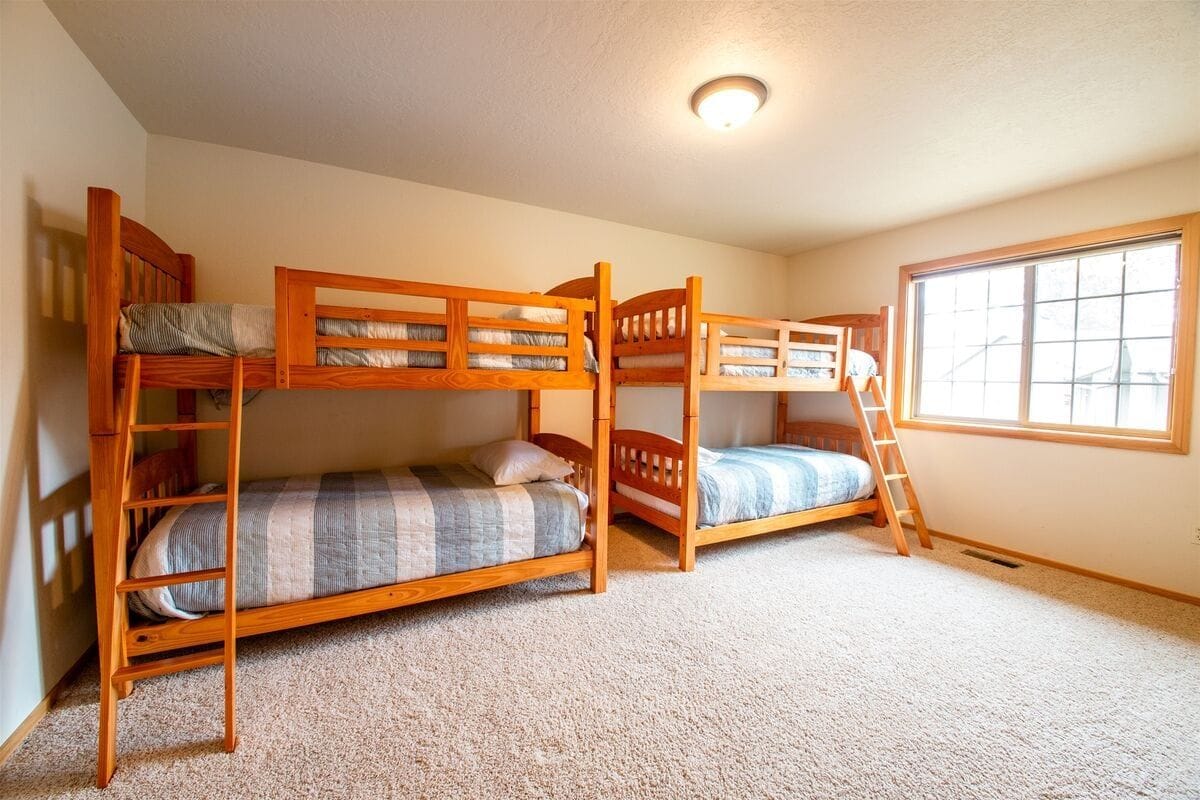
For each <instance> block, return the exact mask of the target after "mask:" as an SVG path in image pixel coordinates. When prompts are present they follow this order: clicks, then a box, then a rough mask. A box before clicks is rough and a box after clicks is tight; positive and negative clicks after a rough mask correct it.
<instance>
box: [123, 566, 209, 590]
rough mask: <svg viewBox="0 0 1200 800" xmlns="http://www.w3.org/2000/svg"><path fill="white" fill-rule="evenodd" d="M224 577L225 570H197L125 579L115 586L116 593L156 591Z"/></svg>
mask: <svg viewBox="0 0 1200 800" xmlns="http://www.w3.org/2000/svg"><path fill="white" fill-rule="evenodd" d="M224 577H225V568H224V567H217V568H215V569H197V570H192V571H191V572H172V573H170V574H168V575H147V576H146V577H144V578H126V579H125V580H123V581H121V582H120V583H118V584H117V591H118V592H139V591H141V590H142V589H158V588H161V587H163V586H174V585H176V584H179V583H201V582H203V581H216V580H221V579H222V578H224Z"/></svg>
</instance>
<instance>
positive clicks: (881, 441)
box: [875, 439, 896, 445]
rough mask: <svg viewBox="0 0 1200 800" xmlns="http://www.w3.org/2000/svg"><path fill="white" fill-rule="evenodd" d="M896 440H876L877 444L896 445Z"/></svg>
mask: <svg viewBox="0 0 1200 800" xmlns="http://www.w3.org/2000/svg"><path fill="white" fill-rule="evenodd" d="M895 443H896V440H895V439H876V440H875V444H877V445H878V444H895Z"/></svg>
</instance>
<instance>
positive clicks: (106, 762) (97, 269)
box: [87, 187, 125, 787]
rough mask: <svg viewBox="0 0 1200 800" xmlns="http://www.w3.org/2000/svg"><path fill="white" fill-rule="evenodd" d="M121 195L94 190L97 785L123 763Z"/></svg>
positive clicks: (91, 292)
mask: <svg viewBox="0 0 1200 800" xmlns="http://www.w3.org/2000/svg"><path fill="white" fill-rule="evenodd" d="M124 266H125V264H124V258H123V257H122V255H121V198H120V196H119V195H117V193H116V192H113V191H112V190H110V189H100V188H96V187H89V188H88V237H87V269H88V280H87V294H88V309H87V313H88V326H87V353H88V428H89V432H90V434H91V435H90V437H89V441H88V451H89V456H90V459H89V460H90V467H91V473H90V475H91V488H92V548H93V555H94V557H93V561H94V568H95V581H96V586H95V590H96V632H97V635H98V640H99V648H98V649H99V661H100V732H99V733H100V735H99V741H98V745H99V746H98V748H97V757H96V784H97V785H98V786H100V787H104V786H107V785H108V782H109V779H110V778H111V777H112V774H113V770H114V769H115V767H116V741H117V699H118V687H117V686H116V685H115V684H114V683H113V681H112V676H113V674H114V673H115V672H116V671H117V668H118V667H119V666H121V664H122V655H123V636H122V625H121V622H122V620H123V619H124V615H123V613H121V609H119V608H118V602H117V594H116V585H117V577H118V574H119V572H118V570H119V564H118V561H119V559H120V558H122V557H123V555H124V554H123V553H120V552H119V548H118V540H119V538H120V537H119V536H118V531H117V527H118V524H119V523H118V520H119V519H120V514H121V511H120V503H121V494H120V492H121V487H120V485H119V483H118V475H119V470H118V468H117V458H118V455H117V443H118V438H119V437H118V436H117V435H116V433H117V427H116V398H115V392H114V389H113V366H114V362H115V359H116V355H117V316H118V313H119V311H120V306H121V286H122V280H121V278H122V272H123V269H124Z"/></svg>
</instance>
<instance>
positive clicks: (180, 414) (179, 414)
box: [175, 253, 200, 489]
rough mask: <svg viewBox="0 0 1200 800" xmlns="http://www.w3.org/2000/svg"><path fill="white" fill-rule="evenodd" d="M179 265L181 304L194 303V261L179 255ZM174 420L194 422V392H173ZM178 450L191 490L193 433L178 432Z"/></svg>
mask: <svg viewBox="0 0 1200 800" xmlns="http://www.w3.org/2000/svg"><path fill="white" fill-rule="evenodd" d="M179 263H180V264H182V265H183V281H182V282H181V285H180V287H179V301H180V302H181V303H194V302H196V259H195V258H193V257H192V256H190V255H188V254H187V253H180V254H179ZM175 418H176V421H177V422H195V421H196V390H195V389H180V390H179V391H177V392H175ZM176 435H177V436H178V437H179V448H180V449H181V450H183V453H184V460H185V462H186V464H187V471H186V472H185V473H184V476H183V477H184V482H185V483H186V484H187V486H186V487H181V488H187V489H191V488H192V487H194V486H196V485H197V484H199V482H200V461H199V454H198V451H197V448H196V432H195V431H179V432H178V433H177V434H176Z"/></svg>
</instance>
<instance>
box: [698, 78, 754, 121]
mask: <svg viewBox="0 0 1200 800" xmlns="http://www.w3.org/2000/svg"><path fill="white" fill-rule="evenodd" d="M765 102H767V86H766V84H765V83H763V82H762V81H760V80H759V79H758V78H751V77H750V76H749V75H726V76H724V77H721V78H714V79H713V80H711V81H709V82H708V83H706V84H704V85H703V86H701V87H700V88H699V89H697V90H696V91H694V92H692V111H694V112H696V116H698V117H699V118H700V119H702V120H704V122H705V124H707V125H708V127H710V128H715V129H716V130H719V131H727V130H732V129H733V128H740V127H742V126H743V125H745V124H746V123H747V122H749V121H750V117H752V116H754V112H755V111H758V109H760V108H762V105H763V103H765Z"/></svg>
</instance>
